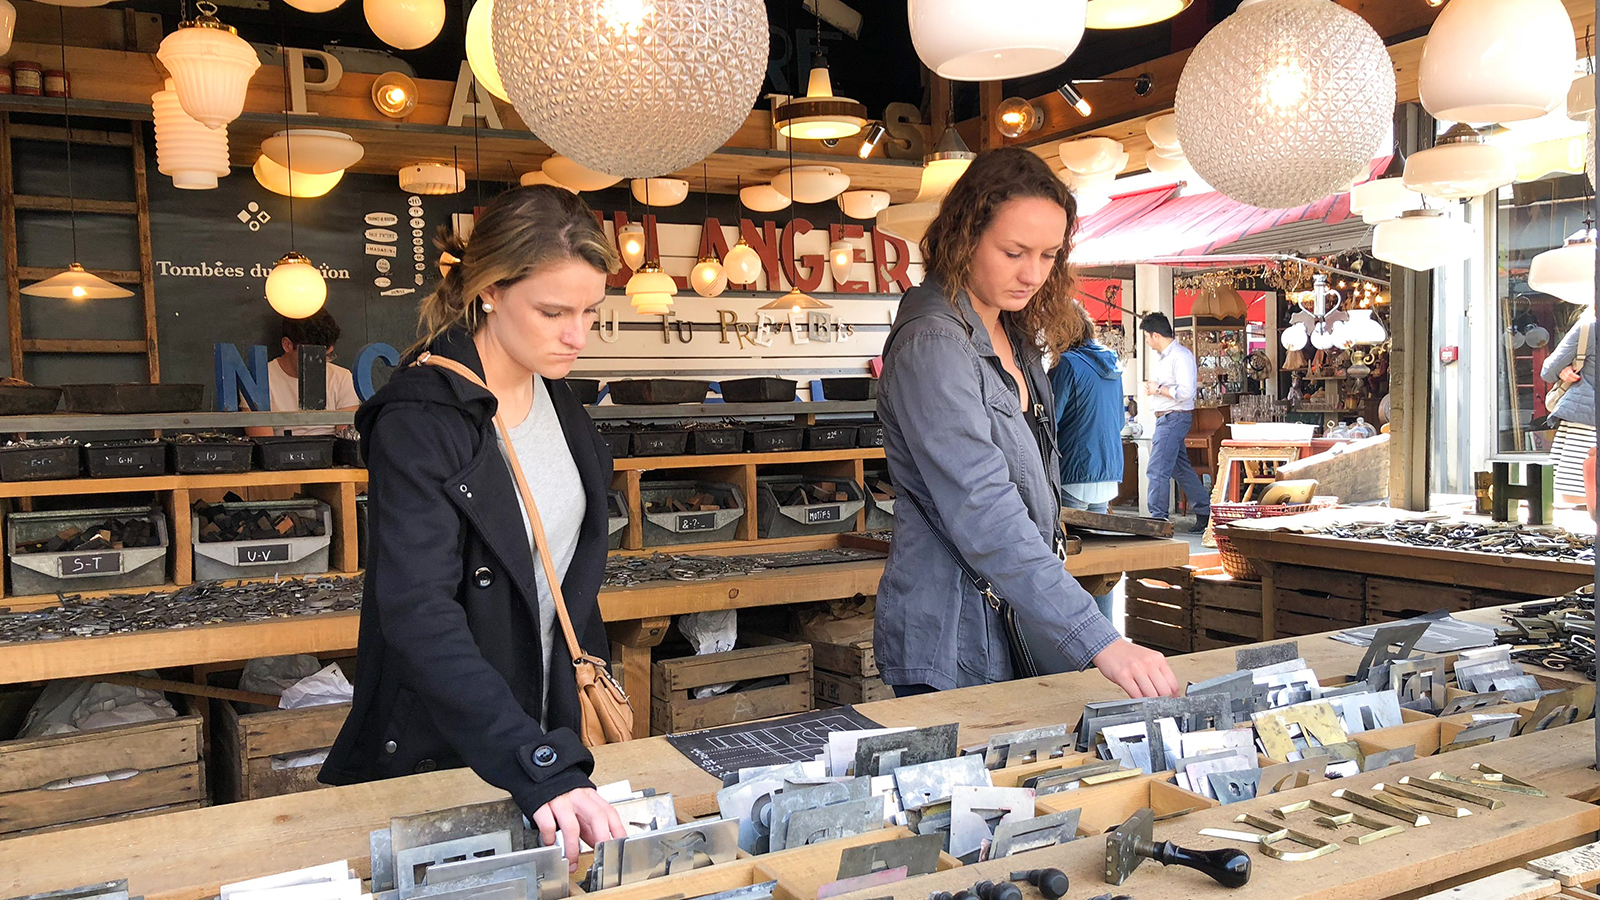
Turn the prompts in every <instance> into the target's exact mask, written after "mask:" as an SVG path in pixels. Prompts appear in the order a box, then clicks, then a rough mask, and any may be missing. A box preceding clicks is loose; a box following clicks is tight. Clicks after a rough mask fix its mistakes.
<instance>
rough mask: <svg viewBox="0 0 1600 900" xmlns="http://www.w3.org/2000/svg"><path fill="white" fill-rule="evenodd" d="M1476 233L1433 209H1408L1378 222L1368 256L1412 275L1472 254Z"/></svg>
mask: <svg viewBox="0 0 1600 900" xmlns="http://www.w3.org/2000/svg"><path fill="white" fill-rule="evenodd" d="M1476 240H1477V231H1476V230H1474V229H1473V227H1472V226H1471V225H1468V224H1467V223H1465V222H1462V221H1460V220H1459V219H1452V218H1450V217H1448V216H1446V215H1445V214H1444V212H1443V211H1442V210H1437V209H1409V210H1406V211H1405V212H1403V213H1401V214H1400V215H1399V216H1398V217H1396V218H1393V219H1389V220H1388V221H1385V222H1379V223H1378V227H1377V228H1376V229H1374V230H1373V234H1372V255H1373V256H1376V257H1377V258H1379V259H1381V260H1383V261H1384V262H1387V263H1393V264H1395V265H1397V266H1404V267H1406V268H1407V269H1411V270H1412V271H1414V272H1426V271H1428V270H1429V269H1433V268H1437V267H1439V266H1442V265H1444V264H1446V263H1453V262H1460V261H1462V260H1464V259H1466V258H1467V257H1469V256H1471V255H1472V245H1473V243H1474V241H1476Z"/></svg>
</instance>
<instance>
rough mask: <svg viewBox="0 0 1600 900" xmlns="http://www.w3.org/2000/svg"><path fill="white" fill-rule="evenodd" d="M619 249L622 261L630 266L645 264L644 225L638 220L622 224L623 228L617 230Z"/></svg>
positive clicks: (635, 267) (631, 267)
mask: <svg viewBox="0 0 1600 900" xmlns="http://www.w3.org/2000/svg"><path fill="white" fill-rule="evenodd" d="M617 251H618V252H619V253H621V254H622V261H623V262H625V263H627V264H628V268H630V269H638V268H639V267H640V266H642V265H644V253H645V237H644V226H643V225H640V224H639V223H637V222H630V223H628V224H627V225H624V226H622V230H620V231H618V232H617Z"/></svg>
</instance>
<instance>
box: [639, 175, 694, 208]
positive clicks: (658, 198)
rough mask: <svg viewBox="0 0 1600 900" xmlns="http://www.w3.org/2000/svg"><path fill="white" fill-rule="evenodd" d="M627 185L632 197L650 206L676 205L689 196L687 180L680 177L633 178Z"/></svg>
mask: <svg viewBox="0 0 1600 900" xmlns="http://www.w3.org/2000/svg"><path fill="white" fill-rule="evenodd" d="M647 186H648V187H647ZM629 187H630V188H631V189H632V190H633V199H635V200H637V201H639V202H640V203H648V204H650V205H651V206H677V205H678V204H679V203H682V202H683V201H684V198H686V197H688V196H689V182H687V181H684V180H683V179H682V178H635V179H633V181H632V182H630V183H629Z"/></svg>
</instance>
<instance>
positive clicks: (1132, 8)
mask: <svg viewBox="0 0 1600 900" xmlns="http://www.w3.org/2000/svg"><path fill="white" fill-rule="evenodd" d="M1192 2H1193V0H1089V8H1088V10H1087V18H1086V20H1085V24H1086V25H1087V26H1088V27H1090V28H1095V29H1099V30H1110V29H1116V28H1138V27H1140V26H1143V25H1154V24H1155V23H1157V22H1164V21H1166V20H1167V19H1170V18H1172V17H1173V16H1175V15H1177V14H1178V13H1181V12H1183V11H1184V10H1186V9H1188V8H1189V4H1190V3H1192Z"/></svg>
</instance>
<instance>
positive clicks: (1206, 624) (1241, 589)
mask: <svg viewBox="0 0 1600 900" xmlns="http://www.w3.org/2000/svg"><path fill="white" fill-rule="evenodd" d="M1263 639H1265V636H1264V635H1262V633H1261V585H1260V584H1259V583H1257V582H1254V581H1236V580H1234V579H1233V578H1230V577H1228V576H1227V575H1197V576H1195V579H1194V641H1193V644H1194V649H1195V650H1197V651H1199V650H1212V649H1215V648H1217V647H1228V646H1232V645H1235V644H1248V643H1254V642H1256V641H1260V640H1263Z"/></svg>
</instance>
